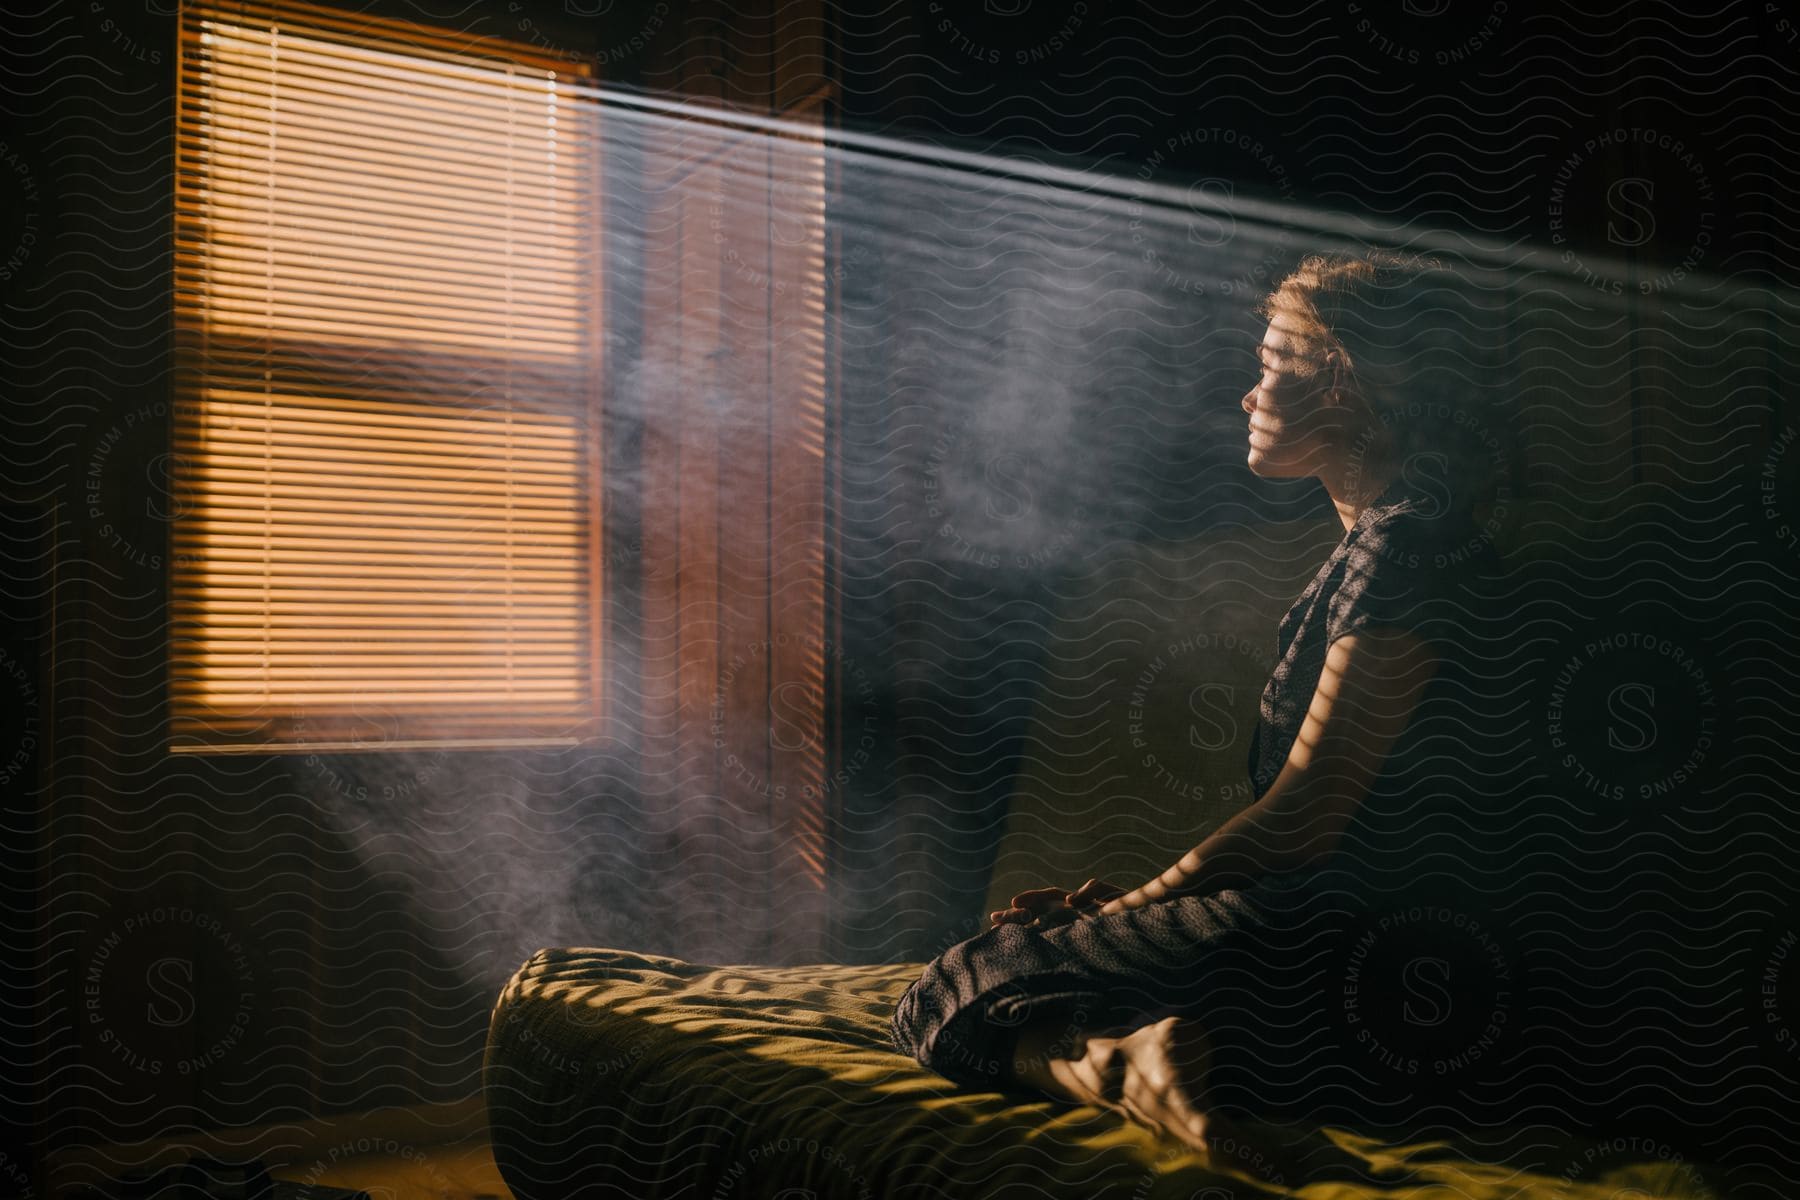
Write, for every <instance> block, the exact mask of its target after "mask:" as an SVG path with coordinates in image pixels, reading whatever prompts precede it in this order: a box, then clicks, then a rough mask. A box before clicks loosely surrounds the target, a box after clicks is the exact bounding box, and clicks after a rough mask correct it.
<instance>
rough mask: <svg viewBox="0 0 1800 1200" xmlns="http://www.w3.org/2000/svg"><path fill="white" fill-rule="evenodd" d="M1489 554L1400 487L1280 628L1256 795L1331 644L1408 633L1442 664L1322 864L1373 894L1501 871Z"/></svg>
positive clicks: (1497, 646)
mask: <svg viewBox="0 0 1800 1200" xmlns="http://www.w3.org/2000/svg"><path fill="white" fill-rule="evenodd" d="M1499 566H1500V564H1499V558H1498V556H1497V555H1496V553H1495V552H1494V549H1493V547H1492V545H1491V543H1490V542H1489V540H1488V539H1487V538H1486V537H1484V536H1483V534H1482V532H1481V530H1480V529H1479V528H1478V527H1477V526H1476V525H1475V523H1474V522H1473V520H1472V519H1471V518H1470V516H1469V514H1468V512H1467V511H1466V510H1462V509H1456V508H1452V507H1449V506H1447V505H1445V504H1444V503H1443V502H1442V500H1441V499H1440V498H1439V497H1436V496H1433V495H1429V494H1427V493H1424V492H1422V491H1415V490H1413V489H1411V488H1410V487H1409V486H1408V485H1407V484H1405V483H1404V482H1397V483H1396V484H1394V485H1393V486H1392V487H1390V488H1389V489H1388V490H1387V491H1386V492H1384V493H1383V494H1382V495H1381V496H1380V497H1379V498H1378V499H1377V500H1376V501H1375V503H1373V504H1371V505H1369V506H1368V507H1367V508H1366V509H1364V510H1363V512H1362V513H1361V514H1360V515H1359V516H1358V518H1357V521H1356V523H1355V524H1354V525H1353V526H1352V527H1351V528H1350V529H1349V530H1347V531H1346V532H1345V534H1344V538H1343V540H1342V541H1341V542H1339V543H1338V545H1337V547H1336V549H1334V550H1333V551H1332V553H1331V556H1330V558H1328V559H1327V560H1326V561H1325V564H1324V565H1323V566H1321V567H1320V568H1319V572H1318V574H1317V575H1315V576H1314V577H1313V579H1312V582H1311V583H1309V584H1308V585H1307V587H1306V590H1305V591H1303V592H1302V593H1301V594H1300V598H1299V599H1298V600H1296V601H1295V602H1294V605H1293V607H1292V608H1290V609H1289V610H1288V613H1287V616H1285V617H1284V618H1282V621H1281V625H1280V628H1279V629H1278V631H1277V635H1276V665H1275V669H1274V672H1273V673H1272V674H1271V675H1270V677H1269V682H1268V685H1267V686H1266V687H1265V688H1264V690H1263V695H1262V706H1261V714H1260V720H1259V722H1258V725H1257V728H1256V732H1255V734H1254V736H1253V738H1252V740H1251V744H1250V763H1249V767H1250V779H1251V784H1252V788H1253V791H1254V793H1255V795H1256V796H1257V797H1258V798H1260V797H1261V796H1262V795H1263V794H1264V793H1265V792H1267V791H1268V789H1269V787H1270V786H1271V785H1272V784H1273V783H1274V782H1275V777H1276V776H1277V775H1278V774H1279V773H1280V771H1281V767H1282V764H1283V763H1284V762H1285V761H1286V760H1287V755H1288V751H1289V749H1290V748H1291V747H1292V746H1293V744H1294V739H1295V737H1296V736H1297V735H1298V734H1299V732H1300V728H1301V724H1302V723H1303V722H1304V720H1305V718H1306V712H1307V709H1308V707H1309V706H1310V705H1311V703H1312V698H1313V693H1314V691H1315V690H1316V689H1317V687H1318V683H1319V676H1320V674H1321V673H1322V672H1323V669H1324V666H1325V654H1326V650H1327V649H1328V648H1329V647H1330V645H1331V643H1332V642H1334V641H1336V640H1337V639H1339V638H1341V637H1345V636H1348V635H1349V634H1353V633H1356V632H1358V631H1359V630H1362V629H1365V628H1368V627H1371V626H1385V627H1394V628H1399V629H1405V630H1410V631H1411V632H1413V633H1414V634H1416V635H1417V636H1419V637H1420V638H1422V639H1424V640H1425V641H1426V642H1427V643H1429V644H1430V645H1431V647H1432V648H1433V649H1434V650H1435V651H1436V652H1437V656H1438V668H1437V672H1436V674H1435V675H1434V676H1433V678H1432V680H1431V682H1430V683H1429V684H1427V685H1426V687H1425V689H1424V692H1423V694H1422V696H1421V698H1420V700H1419V703H1418V707H1417V708H1416V709H1415V710H1414V714H1413V717H1412V719H1411V721H1409V723H1408V724H1407V726H1406V728H1405V729H1404V730H1403V731H1402V733H1401V734H1400V736H1399V737H1398V738H1396V739H1395V742H1394V744H1393V746H1392V747H1391V748H1390V749H1389V752H1388V756H1387V758H1386V760H1385V761H1384V763H1383V765H1382V769H1381V771H1380V772H1379V774H1378V776H1377V778H1376V780H1375V782H1374V784H1373V786H1372V787H1371V789H1370V791H1369V794H1368V796H1367V797H1366V798H1365V799H1364V800H1363V803H1362V805H1361V807H1360V808H1359V810H1358V812H1357V814H1356V816H1355V818H1354V820H1353V821H1352V823H1351V826H1350V828H1349V829H1348V830H1347V831H1346V833H1345V835H1344V838H1343V841H1342V842H1341V843H1340V846H1339V850H1338V853H1337V854H1336V855H1334V857H1333V859H1332V865H1333V866H1334V867H1342V868H1344V869H1347V870H1349V871H1351V872H1352V873H1353V874H1354V875H1355V876H1356V877H1357V878H1359V879H1362V880H1366V881H1370V882H1374V883H1376V884H1378V885H1380V886H1381V887H1383V888H1389V887H1393V886H1400V887H1402V888H1411V887H1413V886H1415V885H1419V884H1421V883H1425V882H1429V881H1430V879H1431V878H1432V877H1441V879H1442V881H1444V882H1447V883H1449V884H1451V885H1452V886H1456V885H1458V884H1461V883H1465V882H1467V881H1468V878H1469V873H1470V872H1471V871H1474V872H1476V873H1477V874H1479V873H1481V872H1485V871H1498V870H1501V869H1503V867H1504V863H1503V862H1500V861H1497V860H1496V856H1497V846H1496V835H1495V833H1494V832H1493V828H1492V827H1493V825H1494V824H1495V821H1496V819H1497V818H1501V817H1503V810H1504V808H1505V806H1506V803H1507V801H1508V795H1507V794H1506V793H1508V792H1509V791H1510V789H1509V788H1508V786H1507V785H1506V784H1505V782H1504V776H1505V769H1504V768H1505V767H1506V766H1507V765H1508V760H1509V759H1516V747H1512V746H1509V745H1508V744H1507V743H1508V738H1507V737H1506V736H1505V731H1506V729H1507V728H1508V727H1509V726H1516V724H1517V718H1516V717H1515V718H1514V719H1513V721H1511V722H1507V721H1506V720H1505V714H1504V712H1503V711H1502V706H1503V705H1504V703H1505V701H1506V697H1507V695H1508V693H1509V692H1511V693H1516V691H1517V688H1516V685H1514V686H1513V687H1511V688H1509V687H1508V684H1507V680H1506V674H1507V670H1508V669H1507V666H1506V664H1505V662H1504V661H1503V658H1504V654H1505V652H1506V649H1507V647H1508V646H1509V644H1510V640H1511V639H1509V638H1508V636H1507V632H1506V630H1505V629H1504V627H1503V622H1501V621H1499V620H1497V619H1496V616H1497V613H1498V609H1497V606H1496V604H1495V602H1494V599H1493V597H1492V594H1491V593H1492V591H1493V586H1492V584H1493V581H1494V580H1495V579H1496V578H1497V577H1498V575H1499V573H1500V571H1499Z"/></svg>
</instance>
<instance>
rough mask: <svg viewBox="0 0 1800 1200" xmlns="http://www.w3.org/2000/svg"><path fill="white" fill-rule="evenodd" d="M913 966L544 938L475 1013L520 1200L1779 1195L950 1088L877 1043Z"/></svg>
mask: <svg viewBox="0 0 1800 1200" xmlns="http://www.w3.org/2000/svg"><path fill="white" fill-rule="evenodd" d="M922 965H923V964H920V963H892V964H884V965H877V966H833V965H812V966H794V967H769V966H709V965H703V964H698V963H689V962H684V961H681V960H679V959H674V958H664V957H657V956H654V955H647V954H639V953H633V952H630V951H626V950H614V949H601V948H559V949H546V950H543V951H540V952H539V953H537V954H535V955H534V956H533V957H532V958H531V959H530V960H529V961H527V962H526V963H525V964H524V965H523V966H522V967H521V968H520V970H519V971H518V973H517V974H516V975H515V976H514V977H513V978H512V980H511V981H510V982H509V983H508V984H507V986H506V988H505V989H504V991H503V992H502V994H501V996H500V998H499V1001H498V1003H497V1004H496V1005H495V1008H494V1011H493V1016H492V1021H491V1023H490V1027H489V1037H488V1045H487V1057H486V1066H485V1076H484V1084H485V1092H486V1097H487V1104H488V1111H489V1121H490V1125H491V1131H492V1138H493V1148H494V1156H495V1159H496V1161H497V1162H498V1164H499V1167H500V1171H501V1174H502V1176H503V1177H504V1178H505V1180H506V1182H507V1184H508V1185H509V1186H510V1187H511V1189H512V1191H513V1193H514V1195H515V1196H516V1197H517V1198H518V1200H566V1198H569V1197H576V1196H629V1197H633V1198H635V1200H653V1198H656V1197H675V1196H682V1197H696V1198H704V1200H729V1198H744V1197H756V1198H763V1200H767V1198H775V1200H822V1198H827V1197H847V1198H851V1200H865V1198H874V1197H914V1196H916V1197H921V1198H923V1197H934V1198H935V1197H944V1198H955V1197H983V1198H991V1197H1000V1198H1005V1197H1021V1198H1023V1197H1031V1198H1032V1200H1046V1198H1054V1197H1083V1198H1096V1200H1112V1198H1117V1200H1152V1198H1155V1197H1180V1198H1181V1200H1229V1198H1230V1197H1238V1196H1244V1197H1265V1196H1268V1197H1274V1196H1304V1197H1309V1198H1312V1200H1327V1198H1329V1200H1357V1198H1360V1197H1365V1196H1407V1197H1424V1196H1432V1197H1445V1198H1449V1197H1462V1198H1466V1200H1513V1198H1515V1197H1530V1196H1554V1197H1558V1198H1566V1200H1620V1197H1631V1198H1632V1200H1645V1198H1648V1197H1680V1198H1683V1200H1710V1198H1711V1197H1724V1196H1728V1195H1737V1194H1744V1195H1750V1194H1758V1193H1759V1192H1760V1194H1763V1195H1769V1196H1775V1195H1781V1194H1783V1190H1782V1189H1781V1188H1779V1187H1776V1186H1775V1181H1773V1180H1772V1179H1771V1180H1767V1181H1765V1183H1766V1185H1767V1187H1768V1188H1769V1190H1767V1191H1760V1189H1757V1188H1756V1187H1755V1181H1754V1180H1751V1179H1748V1178H1746V1177H1745V1175H1744V1174H1743V1172H1742V1171H1738V1170H1734V1171H1732V1172H1731V1178H1730V1179H1729V1180H1727V1178H1726V1175H1725V1174H1724V1173H1723V1172H1722V1171H1721V1169H1720V1168H1717V1167H1713V1166H1707V1165H1701V1164H1696V1163H1693V1162H1690V1161H1686V1160H1685V1159H1684V1158H1683V1157H1682V1156H1681V1155H1680V1154H1679V1153H1678V1152H1676V1151H1674V1150H1673V1149H1672V1148H1671V1147H1668V1146H1666V1145H1663V1144H1660V1143H1658V1142H1657V1141H1655V1140H1654V1139H1649V1138H1641V1137H1631V1138H1620V1137H1608V1138H1590V1137H1579V1136H1572V1135H1569V1134H1567V1133H1564V1132H1559V1131H1556V1130H1553V1129H1548V1128H1544V1127H1541V1126H1540V1127H1521V1128H1514V1129H1504V1130H1496V1129H1482V1130H1479V1131H1468V1132H1457V1131H1450V1130H1445V1129H1441V1128H1438V1129H1431V1130H1424V1131H1418V1132H1415V1133H1414V1134H1412V1135H1411V1136H1409V1137H1405V1138H1396V1137H1393V1136H1392V1135H1387V1136H1382V1135H1380V1134H1376V1133H1371V1132H1368V1131H1361V1130H1356V1129H1350V1128H1341V1127H1335V1126H1325V1127H1318V1126H1303V1125H1282V1124H1275V1123H1253V1122H1249V1121H1243V1122H1240V1123H1239V1125H1238V1126H1237V1127H1236V1128H1235V1129H1234V1136H1233V1137H1231V1138H1230V1139H1228V1140H1226V1141H1223V1142H1221V1144H1220V1146H1219V1148H1218V1151H1217V1152H1215V1153H1214V1154H1213V1155H1211V1156H1208V1155H1206V1154H1204V1153H1201V1152H1198V1151H1193V1150H1189V1149H1187V1148H1185V1147H1183V1146H1181V1145H1179V1144H1177V1143H1175V1142H1172V1141H1166V1140H1159V1139H1158V1138H1157V1137H1156V1136H1155V1135H1153V1134H1152V1133H1150V1132H1149V1131H1147V1130H1144V1129H1141V1128H1138V1127H1137V1126H1134V1125H1132V1124H1130V1123H1128V1122H1126V1121H1124V1120H1122V1119H1120V1118H1118V1117H1116V1116H1114V1115H1113V1114H1111V1113H1109V1112H1107V1111H1106V1110H1103V1109H1100V1108H1097V1107H1074V1106H1069V1105H1063V1104H1057V1103H1052V1102H1049V1101H1032V1100H1029V1099H1026V1098H1023V1097H1021V1096H1019V1095H1016V1094H1008V1093H1003V1092H998V1091H989V1092H975V1091H967V1090H963V1089H959V1088H956V1087H954V1086H952V1085H951V1084H949V1083H948V1082H947V1081H945V1080H943V1079H941V1078H939V1077H938V1076H937V1075H936V1074H934V1073H933V1072H931V1071H929V1070H927V1069H926V1068H924V1067H922V1066H920V1065H919V1064H917V1063H915V1062H914V1061H912V1060H911V1059H910V1058H907V1057H905V1056H903V1055H900V1054H897V1053H895V1052H894V1050H893V1049H892V1047H891V1045H890V1044H889V1041H888V1031H887V1029H888V1017H889V1014H890V1013H891V1011H892V1008H893V1004H894V1001H895V1000H896V999H897V998H898V997H899V995H900V994H901V992H903V991H904V990H905V988H906V986H907V985H908V984H909V983H910V982H911V981H912V980H913V979H915V978H916V977H917V976H918V973H919V971H920V969H921V967H922ZM1728 1182H1729V1185H1730V1186H1727V1184H1728ZM1745 1188H1748V1189H1749V1190H1746V1191H1739V1190H1737V1189H1745ZM1634 1189H1635V1190H1634Z"/></svg>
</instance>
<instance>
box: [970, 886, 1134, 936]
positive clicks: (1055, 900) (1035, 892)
mask: <svg viewBox="0 0 1800 1200" xmlns="http://www.w3.org/2000/svg"><path fill="white" fill-rule="evenodd" d="M1124 894H1125V889H1124V888H1122V887H1119V886H1118V885H1117V884H1111V883H1103V882H1102V881H1100V880H1098V879H1090V880H1088V881H1087V882H1086V883H1084V884H1082V885H1081V886H1080V887H1078V888H1076V889H1075V890H1074V891H1072V892H1065V891H1063V890H1062V889H1061V888H1055V887H1044V888H1033V889H1032V890H1030V891H1028V892H1020V893H1019V894H1018V895H1016V896H1014V897H1013V898H1012V907H1011V908H1003V909H998V910H996V911H994V912H991V913H989V914H988V918H989V920H991V921H992V922H993V923H994V925H996V926H999V925H1023V926H1025V927H1026V928H1028V929H1050V928H1053V927H1054V926H1057V925H1067V924H1068V923H1069V922H1070V921H1073V920H1076V919H1077V918H1078V917H1080V916H1081V914H1082V913H1083V912H1097V911H1098V910H1099V908H1100V906H1101V905H1102V904H1104V903H1106V902H1107V901H1108V900H1111V899H1113V898H1114V897H1115V896H1122V895H1124Z"/></svg>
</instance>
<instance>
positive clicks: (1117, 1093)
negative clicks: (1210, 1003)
mask: <svg viewBox="0 0 1800 1200" xmlns="http://www.w3.org/2000/svg"><path fill="white" fill-rule="evenodd" d="M1064 1052H1065V1053H1067V1054H1069V1055H1071V1056H1070V1057H1060V1056H1059V1055H1058V1053H1057V1047H1056V1046H1054V1045H1053V1044H1051V1043H1050V1042H1049V1036H1048V1032H1047V1031H1045V1030H1027V1031H1025V1032H1024V1033H1023V1034H1022V1035H1021V1037H1020V1039H1019V1042H1018V1061H1017V1062H1016V1063H1015V1069H1016V1071H1017V1074H1018V1076H1019V1078H1021V1079H1023V1080H1025V1081H1026V1082H1028V1083H1032V1084H1034V1085H1036V1086H1037V1087H1039V1088H1040V1089H1042V1090H1044V1091H1046V1092H1049V1093H1051V1094H1052V1095H1060V1096H1063V1097H1065V1098H1067V1099H1070V1100H1074V1101H1076V1102H1077V1103H1081V1104H1098V1105H1100V1106H1102V1107H1104V1108H1110V1109H1113V1110H1114V1111H1116V1112H1119V1113H1123V1114H1124V1115H1125V1116H1127V1117H1129V1118H1130V1119H1132V1120H1133V1121H1136V1122H1137V1123H1138V1124H1140V1125H1144V1126H1147V1127H1149V1128H1150V1129H1152V1130H1154V1131H1156V1132H1157V1133H1159V1134H1167V1135H1169V1136H1172V1137H1176V1138H1179V1139H1180V1140H1182V1141H1184V1142H1186V1143H1187V1144H1188V1145H1190V1146H1193V1147H1195V1148H1196V1149H1201V1150H1204V1149H1207V1148H1208V1140H1209V1138H1211V1137H1213V1136H1216V1135H1217V1134H1218V1132H1219V1129H1218V1128H1217V1125H1218V1123H1217V1122H1216V1121H1214V1120H1211V1119H1209V1117H1208V1114H1207V1113H1206V1111H1205V1110H1204V1109H1203V1108H1202V1107H1201V1105H1202V1102H1203V1097H1204V1096H1205V1082H1206V1072H1207V1068H1208V1067H1209V1066H1210V1065H1211V1061H1212V1047H1211V1044H1210V1043H1209V1042H1208V1040H1207V1037H1206V1031H1205V1030H1204V1029H1202V1028H1201V1027H1200V1023H1199V1022H1198V1021H1196V1020H1194V1019H1193V1018H1192V1017H1164V1018H1163V1019H1162V1020H1160V1021H1157V1022H1154V1023H1153V1024H1149V1025H1144V1026H1140V1027H1139V1028H1137V1029H1134V1030H1132V1031H1131V1032H1130V1033H1127V1034H1124V1035H1123V1036H1120V1037H1102V1036H1086V1037H1081V1038H1078V1039H1077V1043H1076V1045H1075V1046H1073V1047H1070V1048H1065V1050H1064Z"/></svg>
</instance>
